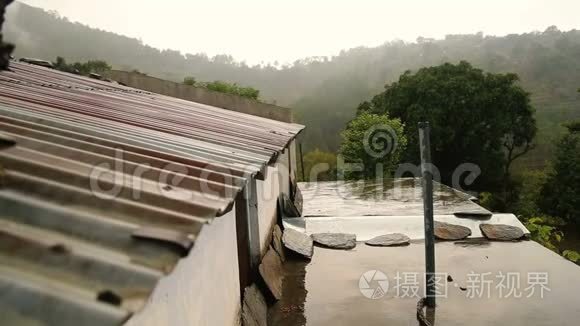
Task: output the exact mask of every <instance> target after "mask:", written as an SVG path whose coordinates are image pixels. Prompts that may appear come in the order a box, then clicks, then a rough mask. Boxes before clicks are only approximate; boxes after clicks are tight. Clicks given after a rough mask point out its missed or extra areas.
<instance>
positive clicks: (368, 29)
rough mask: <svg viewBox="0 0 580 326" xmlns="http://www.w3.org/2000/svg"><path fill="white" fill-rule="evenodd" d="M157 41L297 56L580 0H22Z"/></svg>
mask: <svg viewBox="0 0 580 326" xmlns="http://www.w3.org/2000/svg"><path fill="white" fill-rule="evenodd" d="M20 1H22V2H25V3H28V4H30V5H33V6H37V7H42V8H46V9H49V10H56V11H58V12H59V13H60V14H61V15H62V16H66V17H68V18H69V19H70V20H72V21H79V22H82V23H84V24H87V25H89V26H92V27H98V28H101V29H104V30H108V31H112V32H116V33H119V34H124V35H127V36H132V37H137V38H140V39H142V40H143V42H144V43H146V44H149V45H152V46H154V47H158V48H170V49H176V50H180V51H182V52H184V53H198V52H205V53H207V54H208V55H214V54H219V53H227V54H231V55H233V56H234V58H236V59H237V60H245V61H247V62H249V63H259V62H261V61H265V62H273V61H275V60H277V61H279V62H292V61H294V60H295V59H298V58H303V57H308V56H328V55H334V54H337V53H338V52H339V51H340V50H341V49H348V48H352V47H356V46H361V45H365V46H376V45H380V44H383V43H384V42H386V41H389V40H394V39H401V40H405V41H414V40H415V39H416V38H417V37H418V36H423V37H434V38H441V37H444V36H445V35H446V34H461V33H476V32H479V31H482V32H484V33H485V34H486V35H505V34H510V33H523V32H529V31H534V30H539V31H543V30H545V29H546V27H548V26H550V25H557V26H558V27H559V28H560V29H561V30H570V29H574V28H576V29H580V0H477V1H475V0H350V1H346V0H285V1H281V0H203V1H201V0H162V1H158V0H20Z"/></svg>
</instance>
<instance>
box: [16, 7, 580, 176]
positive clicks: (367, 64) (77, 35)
mask: <svg viewBox="0 0 580 326" xmlns="http://www.w3.org/2000/svg"><path fill="white" fill-rule="evenodd" d="M5 29H6V38H7V39H8V40H10V41H12V42H14V43H15V44H16V45H17V47H16V53H15V54H16V56H17V57H37V58H42V59H48V60H55V58H56V57H57V56H63V57H65V58H66V59H67V60H68V61H71V62H72V61H87V60H91V59H99V60H105V61H106V62H108V63H109V64H111V65H112V66H113V67H114V68H117V69H124V70H133V69H137V70H139V71H141V72H144V73H147V74H149V75H154V76H157V77H161V78H166V79H171V80H175V81H182V80H183V78H184V77H186V76H193V77H195V78H196V79H197V80H207V81H211V80H224V81H228V82H236V83H239V84H242V85H248V86H252V87H255V88H257V89H259V90H260V96H261V98H263V99H264V100H266V101H270V102H273V101H275V102H276V103H277V104H279V105H283V106H288V107H292V108H294V109H295V110H296V116H297V117H298V120H299V121H300V122H302V123H305V124H306V125H307V126H308V131H307V133H306V134H305V135H304V143H305V146H306V149H307V150H311V149H314V148H320V149H322V150H330V151H335V150H336V149H337V148H338V145H339V132H340V130H342V129H343V128H344V126H345V123H346V122H347V121H349V120H350V119H352V118H353V117H354V113H355V110H356V107H357V105H358V104H359V103H360V102H362V101H364V100H368V99H370V98H371V97H372V96H373V95H375V94H377V93H379V92H381V91H382V90H383V88H384V85H385V84H388V83H391V82H393V81H395V80H397V79H398V77H399V75H400V74H401V73H403V72H404V71H406V70H417V69H418V68H420V67H424V66H431V65H437V64H441V63H443V62H452V63H456V62H459V61H460V60H467V61H469V62H470V63H472V64H473V66H475V67H478V68H481V69H483V70H486V71H489V72H495V73H497V72H513V73H517V74H518V75H519V76H520V79H521V83H522V86H523V87H524V88H525V89H526V90H527V91H528V92H530V93H531V94H532V96H531V97H532V104H533V106H534V108H535V109H536V111H537V120H538V127H539V133H538V137H537V143H538V144H539V146H538V147H537V149H536V150H534V151H532V152H531V153H530V154H528V157H527V159H526V160H524V161H525V162H526V164H527V165H530V166H534V165H537V164H542V162H543V161H544V159H545V158H547V157H548V156H549V155H550V153H551V149H552V147H551V145H550V144H552V142H553V141H554V140H555V139H556V138H557V137H559V136H560V134H561V133H562V132H563V131H564V129H563V128H562V127H560V123H561V122H563V121H566V120H570V119H574V118H580V93H578V92H577V90H578V88H580V31H577V30H572V31H566V32H563V31H559V30H558V29H557V28H556V27H549V28H547V29H546V30H545V31H541V32H530V33H526V34H521V35H508V36H505V37H494V36H485V35H483V34H481V33H478V34H473V35H448V36H447V37H445V39H442V40H432V39H424V38H421V37H419V38H418V39H417V41H416V42H413V43H405V42H401V41H394V42H388V43H385V44H384V45H382V46H379V47H375V48H363V47H361V48H355V49H350V50H345V51H342V52H341V53H340V54H339V55H336V56H333V57H323V58H307V59H303V60H299V61H296V62H294V63H292V64H291V65H286V66H283V67H275V66H273V65H266V66H249V65H247V64H245V63H243V62H237V61H235V60H234V59H233V58H232V57H231V56H228V55H219V56H215V57H208V56H206V55H204V54H182V53H180V52H178V51H172V50H159V49H155V48H152V47H150V46H147V45H145V44H143V43H142V42H141V41H139V40H137V39H133V38H128V37H125V36H121V35H117V34H114V33H110V32H105V31H101V30H97V29H91V28H89V27H87V26H84V25H82V24H78V23H71V22H70V21H68V20H67V19H66V18H62V17H59V16H58V14H56V13H47V12H45V11H43V10H41V9H37V8H32V7H29V6H26V5H24V4H19V3H16V4H14V5H12V6H11V8H9V12H8V17H7V25H6V26H5ZM182 32H183V34H184V37H190V38H193V39H194V35H195V33H210V32H211V30H205V29H204V28H201V27H200V28H193V29H192V30H190V31H182Z"/></svg>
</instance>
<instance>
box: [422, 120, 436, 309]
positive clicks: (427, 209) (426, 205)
mask: <svg viewBox="0 0 580 326" xmlns="http://www.w3.org/2000/svg"><path fill="white" fill-rule="evenodd" d="M430 129H431V128H430V127H429V122H420V123H419V142H420V149H421V174H422V178H421V185H422V187H423V210H424V218H425V289H426V291H425V292H426V299H425V304H426V306H427V307H430V308H434V307H435V295H436V289H435V285H436V283H435V282H436V280H435V235H434V223H433V164H432V163H431V141H430Z"/></svg>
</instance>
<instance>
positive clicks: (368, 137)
mask: <svg viewBox="0 0 580 326" xmlns="http://www.w3.org/2000/svg"><path fill="white" fill-rule="evenodd" d="M404 132H405V125H404V124H403V123H401V120H399V119H391V118H389V116H388V115H386V114H382V115H379V114H371V113H366V112H363V113H361V114H359V115H358V116H357V117H356V118H355V119H353V120H352V121H350V122H349V123H348V125H347V127H346V129H345V130H344V131H343V132H342V133H341V136H342V144H341V145H340V150H339V153H340V154H341V155H342V156H343V159H344V162H345V163H360V164H362V166H361V170H360V171H350V169H349V170H348V171H344V177H345V178H346V179H370V178H375V177H377V173H381V175H382V176H384V177H388V176H389V175H390V174H391V173H392V172H393V170H394V169H395V167H396V166H397V164H398V163H399V159H400V157H401V154H402V153H403V151H404V150H405V148H406V146H407V138H406V136H405V133H404ZM339 172H340V171H339Z"/></svg>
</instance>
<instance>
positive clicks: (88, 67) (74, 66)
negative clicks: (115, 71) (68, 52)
mask: <svg viewBox="0 0 580 326" xmlns="http://www.w3.org/2000/svg"><path fill="white" fill-rule="evenodd" d="M52 65H53V66H54V69H58V70H60V71H64V72H69V73H73V74H80V75H83V76H88V75H89V74H91V73H94V74H99V75H101V74H103V73H105V72H107V71H109V70H111V66H110V65H109V64H108V63H106V62H105V61H102V60H89V61H87V62H75V63H67V62H66V60H65V59H64V58H63V57H56V61H55V62H53V63H52Z"/></svg>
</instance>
